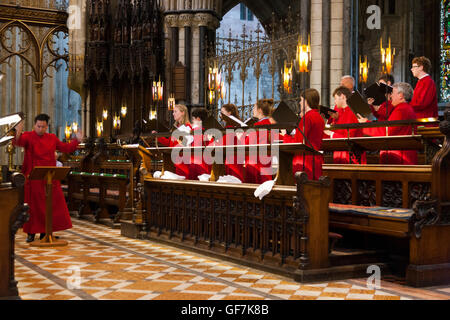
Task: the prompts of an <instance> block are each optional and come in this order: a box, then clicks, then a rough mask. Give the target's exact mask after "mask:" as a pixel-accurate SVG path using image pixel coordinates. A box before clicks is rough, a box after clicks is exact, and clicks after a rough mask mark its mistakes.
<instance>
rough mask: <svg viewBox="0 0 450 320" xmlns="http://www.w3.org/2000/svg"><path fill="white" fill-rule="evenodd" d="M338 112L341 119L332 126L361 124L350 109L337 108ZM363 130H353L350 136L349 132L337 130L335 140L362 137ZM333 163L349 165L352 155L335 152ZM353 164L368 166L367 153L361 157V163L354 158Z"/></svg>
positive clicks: (334, 121) (333, 122)
mask: <svg viewBox="0 0 450 320" xmlns="http://www.w3.org/2000/svg"><path fill="white" fill-rule="evenodd" d="M335 110H336V111H337V112H338V115H339V118H338V119H337V120H334V119H333V121H331V124H334V125H338V124H349V123H359V121H358V118H357V117H356V116H355V114H354V113H353V111H352V110H351V109H350V108H349V107H345V108H336V109H335ZM362 136H363V130H362V129H351V130H350V134H349V132H348V130H345V129H344V130H337V131H334V134H333V139H338V138H349V137H350V138H353V137H362ZM333 163H335V164H349V163H350V154H349V152H347V151H334V152H333ZM351 163H353V164H366V163H367V160H366V153H365V152H364V153H363V154H362V155H361V161H359V160H358V159H357V158H356V157H355V156H352V159H351Z"/></svg>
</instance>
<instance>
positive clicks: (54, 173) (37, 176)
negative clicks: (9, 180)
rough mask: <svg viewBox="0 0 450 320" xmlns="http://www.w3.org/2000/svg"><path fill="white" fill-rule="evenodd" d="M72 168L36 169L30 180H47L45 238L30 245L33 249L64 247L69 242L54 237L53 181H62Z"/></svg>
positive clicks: (32, 172)
mask: <svg viewBox="0 0 450 320" xmlns="http://www.w3.org/2000/svg"><path fill="white" fill-rule="evenodd" d="M70 169H71V168H70V167H34V169H33V171H31V173H30V178H29V179H30V180H45V181H46V182H47V185H46V187H45V237H44V239H42V240H36V241H33V242H32V243H30V246H33V247H64V246H67V245H68V242H67V241H63V240H56V239H55V237H54V236H53V195H52V192H53V180H59V181H61V180H62V179H64V178H65V177H66V176H67V174H68V173H69V171H70Z"/></svg>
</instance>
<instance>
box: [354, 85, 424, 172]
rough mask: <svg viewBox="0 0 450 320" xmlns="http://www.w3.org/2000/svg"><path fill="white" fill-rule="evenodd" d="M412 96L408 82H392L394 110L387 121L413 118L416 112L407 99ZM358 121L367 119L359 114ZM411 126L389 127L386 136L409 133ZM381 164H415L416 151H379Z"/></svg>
mask: <svg viewBox="0 0 450 320" xmlns="http://www.w3.org/2000/svg"><path fill="white" fill-rule="evenodd" d="M412 96H413V89H412V87H411V85H410V84H408V83H404V82H401V83H397V84H394V90H393V91H392V105H393V106H394V110H393V111H392V113H391V115H390V116H389V119H388V121H396V120H415V119H416V114H415V112H414V110H413V109H412V107H411V105H410V104H408V101H409V100H411V98H412ZM359 121H360V122H367V119H365V118H363V117H361V116H359ZM411 133H412V127H411V126H406V127H389V128H388V136H403V135H411ZM380 163H381V164H400V165H416V164H417V151H416V150H394V151H390V150H389V151H380Z"/></svg>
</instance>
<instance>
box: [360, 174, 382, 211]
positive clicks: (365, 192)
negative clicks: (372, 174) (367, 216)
mask: <svg viewBox="0 0 450 320" xmlns="http://www.w3.org/2000/svg"><path fill="white" fill-rule="evenodd" d="M376 204H377V194H376V185H375V181H370V180H359V181H358V205H359V206H367V207H371V206H375V205H376Z"/></svg>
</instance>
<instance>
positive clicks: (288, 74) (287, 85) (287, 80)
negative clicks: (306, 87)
mask: <svg viewBox="0 0 450 320" xmlns="http://www.w3.org/2000/svg"><path fill="white" fill-rule="evenodd" d="M291 84H292V63H289V64H288V63H287V62H286V61H284V70H283V88H284V91H285V92H286V93H288V94H290V93H291Z"/></svg>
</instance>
